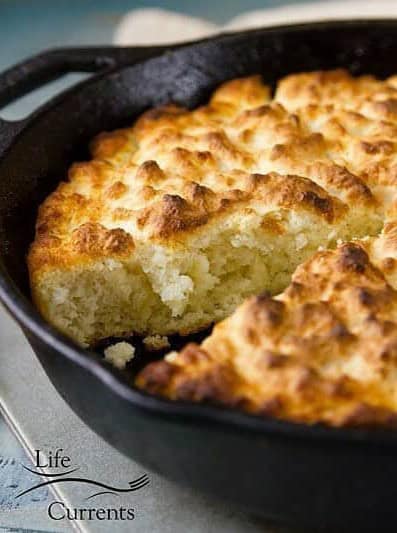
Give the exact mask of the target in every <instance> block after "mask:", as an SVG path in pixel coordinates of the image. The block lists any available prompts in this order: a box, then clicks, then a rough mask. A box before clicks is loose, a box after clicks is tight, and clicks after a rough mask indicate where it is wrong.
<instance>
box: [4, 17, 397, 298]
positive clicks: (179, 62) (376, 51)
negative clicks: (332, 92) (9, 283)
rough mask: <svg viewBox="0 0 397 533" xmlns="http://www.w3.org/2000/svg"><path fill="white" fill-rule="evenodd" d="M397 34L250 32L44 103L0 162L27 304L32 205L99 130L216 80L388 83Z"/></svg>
mask: <svg viewBox="0 0 397 533" xmlns="http://www.w3.org/2000/svg"><path fill="white" fill-rule="evenodd" d="M395 32H396V30H395V25H394V24H393V23H388V22H384V23H378V24H376V25H374V24H373V23H372V24H371V27H369V26H368V27H367V26H366V24H365V23H363V24H359V23H352V24H345V25H341V24H338V23H336V24H335V25H333V24H322V25H305V26H302V27H300V28H299V27H298V28H296V27H295V28H292V29H288V28H286V29H283V30H281V31H280V30H277V29H273V30H259V31H254V32H247V33H245V34H244V33H243V34H238V35H235V36H228V37H223V38H219V39H215V40H211V41H209V42H204V43H201V44H198V45H194V46H189V47H188V48H185V49H182V50H179V51H176V52H167V53H166V54H164V55H163V56H161V57H159V58H155V59H152V60H149V61H147V62H145V63H142V64H139V65H136V66H132V67H126V68H121V69H116V70H115V71H113V72H111V73H109V74H107V75H100V76H98V77H96V78H94V79H91V80H89V81H88V82H83V84H81V85H79V86H77V87H76V88H74V89H71V90H69V91H68V92H67V93H66V94H65V95H61V96H59V97H58V98H56V99H55V100H53V101H51V102H49V103H48V104H47V105H46V106H45V107H44V108H43V109H42V111H41V112H40V113H38V114H35V115H34V116H33V117H32V119H31V120H30V121H29V123H28V125H27V127H26V128H25V129H24V130H23V131H22V132H21V134H20V135H19V137H18V138H17V140H16V141H15V143H14V144H13V145H12V146H11V147H10V149H9V150H8V152H7V153H6V154H5V156H4V157H3V158H2V161H1V162H0V247H1V248H0V249H1V255H2V256H3V259H4V263H5V267H6V269H7V270H8V272H9V273H10V274H11V276H12V280H13V281H14V283H15V284H16V285H17V286H18V287H19V288H20V289H21V290H22V292H23V293H24V294H25V295H26V296H29V286H28V277H27V269H26V261H25V258H26V252H27V249H28V246H29V244H30V242H31V241H32V240H33V234H34V220H35V217H36V215H37V206H38V205H39V204H40V203H41V202H42V201H43V200H44V198H45V197H46V196H47V195H48V194H49V192H51V191H52V190H54V189H55V187H56V185H57V183H58V182H59V181H60V180H61V179H65V177H66V172H67V168H68V166H69V165H70V164H71V163H72V162H73V161H79V160H84V159H87V158H88V152H87V146H88V143H89V141H90V139H91V138H92V137H93V136H94V135H96V134H97V133H99V132H100V131H103V130H111V129H114V128H117V127H122V126H126V125H128V124H131V123H132V121H133V120H134V118H136V117H137V116H138V115H139V114H140V113H142V112H143V111H145V110H146V109H148V108H150V107H152V106H156V105H159V104H163V103H167V102H170V101H172V102H176V103H178V104H182V105H186V106H188V107H190V108H193V107H195V106H197V105H199V104H201V103H204V102H205V101H206V100H207V98H208V96H209V94H210V93H211V92H212V90H213V89H214V88H215V87H216V86H217V85H219V84H220V83H221V82H223V81H225V80H228V79H231V78H235V77H239V76H246V75H249V74H255V73H260V74H262V76H263V78H264V80H265V82H267V83H270V84H271V85H272V86H273V87H274V85H275V82H276V81H277V79H279V78H280V77H282V76H284V75H286V74H289V73H292V72H298V71H304V70H306V71H308V70H316V69H332V68H337V67H345V68H348V69H349V70H350V71H351V72H352V73H353V74H361V73H371V74H374V75H376V76H379V77H385V76H387V75H390V74H392V73H395V72H396V70H397V69H396V64H395V57H396V52H397V40H396V38H395ZM131 61H133V52H131Z"/></svg>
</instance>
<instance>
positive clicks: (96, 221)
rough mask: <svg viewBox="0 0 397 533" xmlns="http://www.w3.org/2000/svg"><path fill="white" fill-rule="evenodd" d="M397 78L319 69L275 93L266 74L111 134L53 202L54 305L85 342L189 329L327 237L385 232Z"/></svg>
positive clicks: (48, 206)
mask: <svg viewBox="0 0 397 533" xmlns="http://www.w3.org/2000/svg"><path fill="white" fill-rule="evenodd" d="M395 86H397V84H396V83H395V79H394V78H390V79H389V80H386V81H379V80H376V79H374V78H371V77H363V78H358V79H356V78H353V77H351V76H350V75H349V74H348V73H346V72H344V71H336V72H325V73H311V74H300V75H296V76H292V77H288V78H286V79H284V80H281V82H280V84H279V87H278V89H277V91H276V93H275V95H274V96H272V95H271V91H270V89H269V87H267V86H266V85H264V84H263V82H262V80H261V79H260V77H259V76H253V77H249V78H244V79H236V80H232V81H230V82H226V83H225V84H224V85H222V86H221V87H219V88H218V89H217V90H216V91H215V92H214V93H213V95H212V97H211V99H210V101H209V103H208V104H207V105H205V106H203V107H201V108H198V109H196V110H193V111H191V110H188V109H185V108H182V107H180V106H176V105H172V104H170V105H168V106H165V107H163V108H159V109H153V110H150V111H148V112H146V113H145V114H144V115H142V116H141V117H140V118H139V119H138V120H137V121H136V122H135V123H134V124H133V125H132V126H131V127H130V128H126V129H123V130H118V131H115V132H111V133H103V134H101V135H99V136H98V137H97V138H96V139H95V140H94V141H93V143H92V147H91V150H92V159H91V161H88V162H84V163H76V164H75V165H73V166H72V168H71V169H70V171H69V174H68V178H67V180H66V181H63V182H61V183H60V185H59V186H58V187H57V189H56V190H55V191H54V192H53V193H52V194H51V195H50V196H49V197H48V198H47V199H46V200H45V202H44V203H43V204H42V206H41V207H40V210H39V214H38V219H37V226H36V237H35V241H34V242H33V244H32V246H31V248H30V252H29V256H28V265H29V272H30V279H31V288H32V295H33V298H34V301H35V302H36V304H37V306H38V308H39V310H40V311H41V313H42V314H43V316H44V317H45V318H46V319H47V320H49V321H50V322H51V323H52V324H54V325H55V326H56V327H57V328H58V329H60V330H61V331H63V332H64V333H66V334H67V335H69V336H70V337H72V338H73V339H75V340H77V341H78V342H79V343H81V344H92V343H95V342H96V341H98V340H100V339H101V338H104V337H109V336H121V335H127V334H130V333H138V334H141V335H144V336H151V335H161V336H162V335H168V334H173V333H179V334H181V333H182V334H187V333H191V332H194V331H198V330H200V329H202V328H205V327H207V326H209V325H210V324H212V323H214V322H217V321H219V320H221V319H223V318H225V317H226V316H228V315H230V314H231V313H232V312H233V311H234V310H235V309H236V307H237V306H238V305H239V304H240V303H241V302H242V301H244V299H245V298H247V297H249V296H250V295H253V294H258V293H259V292H261V291H263V290H267V291H269V292H270V293H271V294H277V293H278V292H280V291H282V290H283V289H284V288H285V287H286V286H287V285H288V283H289V281H290V277H291V274H292V272H293V271H294V269H295V268H296V267H297V266H298V265H299V264H301V263H302V262H303V261H305V260H307V259H308V258H309V257H311V256H312V255H313V254H314V253H315V251H316V250H317V249H318V247H320V246H321V247H325V248H329V247H331V248H332V247H334V246H335V245H336V243H337V242H338V241H348V240H351V239H353V238H362V237H365V236H368V235H369V236H372V235H377V234H378V233H379V232H380V230H381V228H382V226H383V224H384V222H385V221H387V220H393V216H394V211H395V207H396V206H395V201H394V187H395V180H396V175H397V174H396V166H395V158H396V148H395V142H394V139H395V138H396V135H395V134H396V128H397V124H396V119H395V116H397V110H396V109H394V107H393V102H394V101H397V99H396V100H393V98H394V97H395V96H396V94H397V89H396V88H395ZM395 107H397V106H395Z"/></svg>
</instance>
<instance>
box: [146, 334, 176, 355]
mask: <svg viewBox="0 0 397 533" xmlns="http://www.w3.org/2000/svg"><path fill="white" fill-rule="evenodd" d="M143 344H144V345H145V348H147V349H148V350H153V351H156V350H162V349H163V348H168V347H169V346H170V343H169V341H168V337H166V336H164V335H148V336H147V337H145V338H144V339H143Z"/></svg>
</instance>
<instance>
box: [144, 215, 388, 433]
mask: <svg viewBox="0 0 397 533" xmlns="http://www.w3.org/2000/svg"><path fill="white" fill-rule="evenodd" d="M396 274H397V224H388V225H387V226H386V227H385V231H384V234H383V235H382V236H381V237H380V238H377V239H368V240H365V241H360V242H354V243H353V242H352V243H345V244H342V245H340V246H339V247H338V248H337V249H336V250H326V251H320V252H317V253H316V254H315V255H314V257H312V258H311V259H309V260H308V261H307V262H306V263H305V264H303V265H301V266H299V267H298V269H297V270H296V272H295V273H294V275H293V277H292V281H291V283H290V285H289V286H288V287H287V289H286V290H285V291H284V292H283V293H282V294H281V295H279V296H276V297H274V298H271V297H270V296H269V295H267V294H262V295H260V296H253V297H251V298H250V299H248V300H247V301H246V302H244V304H242V305H241V306H240V307H239V308H238V309H237V310H236V312H235V313H234V314H233V315H232V316H231V317H229V318H227V319H226V320H224V321H223V322H221V323H219V324H217V325H216V326H215V328H214V330H213V333H212V334H211V336H209V337H208V338H207V339H206V340H205V341H204V342H203V343H202V344H201V346H199V345H197V344H193V343H191V344H188V345H187V346H186V347H185V348H184V349H183V350H182V351H181V352H180V353H176V352H172V353H170V354H168V355H167V356H166V357H165V360H163V361H159V362H155V363H152V364H149V365H148V366H147V367H146V368H145V369H144V370H143V371H141V373H140V374H139V375H138V377H137V381H136V383H137V385H138V387H140V388H143V389H146V390H148V391H149V392H152V393H155V394H160V395H163V396H165V397H167V398H170V399H172V400H183V401H193V402H209V403H213V404H218V405H223V406H227V407H234V408H237V409H241V410H245V411H248V412H249V413H253V414H256V415H260V416H266V417H267V416H273V417H276V418H279V419H286V420H292V421H296V422H305V423H317V422H322V423H326V424H329V425H333V426H363V425H364V426H372V425H383V426H393V427H397V383H396V375H397V291H396V288H397V276H396Z"/></svg>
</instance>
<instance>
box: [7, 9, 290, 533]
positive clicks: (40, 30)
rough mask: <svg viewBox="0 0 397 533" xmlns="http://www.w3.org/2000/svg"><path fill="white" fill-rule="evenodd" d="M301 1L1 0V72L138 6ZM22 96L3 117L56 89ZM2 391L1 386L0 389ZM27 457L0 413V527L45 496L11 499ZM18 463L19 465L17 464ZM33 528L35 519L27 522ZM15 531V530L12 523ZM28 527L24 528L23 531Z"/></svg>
mask: <svg viewBox="0 0 397 533" xmlns="http://www.w3.org/2000/svg"><path fill="white" fill-rule="evenodd" d="M293 3H299V2H298V1H297V0H290V1H288V0H287V1H283V0H227V1H226V0H225V1H222V0H219V1H217V2H216V1H214V0H200V1H198V0H184V1H177V0H174V1H164V2H152V1H150V0H149V1H145V0H111V1H107V0H19V1H16V0H0V71H1V70H4V69H5V68H7V67H8V66H10V65H12V64H14V63H16V62H18V61H20V60H21V59H23V58H25V57H28V56H30V55H32V54H35V53H37V52H39V51H41V50H44V49H46V48H50V47H55V46H66V45H73V46H78V45H84V44H109V43H111V41H112V36H113V32H114V29H115V27H116V25H117V23H118V22H119V20H120V18H121V17H122V15H123V14H124V13H125V12H126V11H128V10H129V9H133V8H137V7H149V6H150V7H153V6H158V7H162V8H168V9H172V10H177V11H181V12H185V13H188V14H191V15H197V16H201V17H205V18H208V19H211V20H213V21H215V22H218V23H222V22H226V21H227V20H228V19H230V18H231V17H233V16H235V15H237V14H239V13H240V12H242V11H246V10H250V9H257V8H264V7H274V6H279V5H285V4H293ZM59 87H60V85H59V84H58V85H55V86H53V87H52V88H51V89H47V90H46V91H44V92H40V93H37V94H35V95H34V96H33V97H27V98H24V99H22V100H21V101H20V102H18V103H17V104H14V105H12V106H10V107H8V108H7V109H5V110H3V111H1V112H0V116H2V117H4V118H9V119H12V118H18V117H20V116H22V115H24V114H25V113H28V112H29V110H30V109H31V108H32V107H33V106H37V105H39V104H40V103H42V101H43V100H44V99H45V98H47V97H48V96H49V95H50V94H51V92H53V90H54V89H56V88H58V89H59ZM6 353H7V346H6V345H2V343H1V339H0V354H3V356H5V355H6ZM0 394H1V391H0ZM21 462H25V464H27V463H28V462H29V459H28V458H27V457H26V455H25V453H24V451H23V450H22V448H21V447H20V445H19V443H18V442H17V440H16V438H15V437H14V436H13V435H12V433H11V432H10V430H9V429H8V427H7V426H6V424H5V422H4V421H3V420H1V418H0V531H10V529H9V528H2V527H1V513H2V511H9V510H10V509H13V508H15V506H16V505H18V507H19V508H21V507H22V508H23V507H26V508H28V507H32V506H40V505H43V504H44V503H45V501H46V500H47V498H48V497H49V495H48V492H47V490H46V489H43V490H42V492H34V496H32V497H28V496H27V497H26V498H24V499H21V501H19V500H18V504H16V503H15V501H11V500H10V498H9V496H8V495H9V493H10V490H9V489H10V488H13V487H15V486H18V487H21V488H23V487H25V486H29V484H30V483H31V476H29V475H28V472H25V471H23V469H21V468H20V463H21ZM17 467H18V468H17ZM31 527H32V530H33V529H34V528H35V524H33V523H32V524H31ZM15 528H16V529H14V530H13V531H22V530H18V529H17V528H18V523H15ZM25 531H26V530H25Z"/></svg>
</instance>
